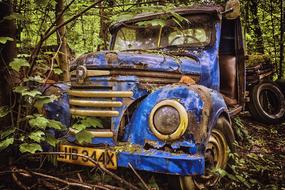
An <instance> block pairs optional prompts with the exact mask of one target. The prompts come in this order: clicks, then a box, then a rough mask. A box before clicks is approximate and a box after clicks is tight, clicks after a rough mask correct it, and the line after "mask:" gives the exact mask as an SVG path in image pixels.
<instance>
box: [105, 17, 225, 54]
mask: <svg viewBox="0 0 285 190" xmlns="http://www.w3.org/2000/svg"><path fill="white" fill-rule="evenodd" d="M180 15H181V16H183V17H191V16H197V15H198V16H201V17H203V16H205V17H208V18H209V19H210V20H209V29H210V30H211V36H210V42H209V43H208V44H205V45H203V46H201V45H175V47H177V48H184V49H191V48H209V47H212V46H213V45H214V44H215V41H216V32H217V31H216V28H215V25H216V24H217V23H218V22H220V19H218V18H216V17H213V15H212V14H209V13H203V12H202V13H199V12H197V13H192V14H191V13H188V14H180ZM163 16H166V18H167V19H171V18H172V17H173V16H172V15H167V14H164V15H163ZM160 17H161V15H154V16H152V17H145V18H141V19H139V20H138V19H134V20H133V21H132V20H131V21H125V22H121V23H120V25H118V26H117V27H113V28H112V31H111V33H112V38H111V42H110V50H114V47H115V42H116V39H117V34H118V32H119V30H120V29H121V28H123V27H127V26H128V25H132V24H135V23H137V22H141V21H149V20H153V19H157V18H160ZM173 46H174V45H170V46H165V47H156V48H149V49H146V50H152V49H167V48H173ZM121 51H132V49H126V50H121Z"/></svg>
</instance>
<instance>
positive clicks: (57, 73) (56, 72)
mask: <svg viewBox="0 0 285 190" xmlns="http://www.w3.org/2000/svg"><path fill="white" fill-rule="evenodd" d="M53 72H54V74H56V75H60V74H62V73H63V71H62V70H61V69H60V68H54V69H53Z"/></svg>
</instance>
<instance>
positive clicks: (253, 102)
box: [248, 81, 285, 124]
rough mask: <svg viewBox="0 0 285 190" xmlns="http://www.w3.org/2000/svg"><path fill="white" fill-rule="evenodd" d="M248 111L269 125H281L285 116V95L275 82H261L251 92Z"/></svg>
mask: <svg viewBox="0 0 285 190" xmlns="http://www.w3.org/2000/svg"><path fill="white" fill-rule="evenodd" d="M248 109H249V112H250V114H251V115H252V117H254V118H255V119H256V120H258V121H261V122H263V123H267V124H277V123H281V122H282V121H283V119H284V115H285V104H284V95H283V93H282V92H281V90H280V88H279V86H278V85H277V84H276V83H275V82H272V81H264V82H261V83H259V84H257V85H256V86H254V87H253V89H252V90H251V92H250V102H249V104H248Z"/></svg>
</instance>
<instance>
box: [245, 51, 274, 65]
mask: <svg viewBox="0 0 285 190" xmlns="http://www.w3.org/2000/svg"><path fill="white" fill-rule="evenodd" d="M259 64H271V60H270V56H269V55H265V54H252V55H248V56H247V59H246V65H247V66H251V67H254V66H257V65H259Z"/></svg>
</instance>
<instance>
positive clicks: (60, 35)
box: [55, 0, 69, 81]
mask: <svg viewBox="0 0 285 190" xmlns="http://www.w3.org/2000/svg"><path fill="white" fill-rule="evenodd" d="M63 10H64V0H57V2H56V8H55V13H56V18H57V22H56V25H57V26H59V25H61V24H62V23H64V16H63V15H61V12H62V11H63ZM65 32H66V31H65V26H63V27H61V28H59V29H58V30H57V44H58V47H59V54H58V60H59V65H60V68H61V70H62V71H63V80H64V81H69V60H68V54H69V53H68V47H67V40H66V36H65Z"/></svg>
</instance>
